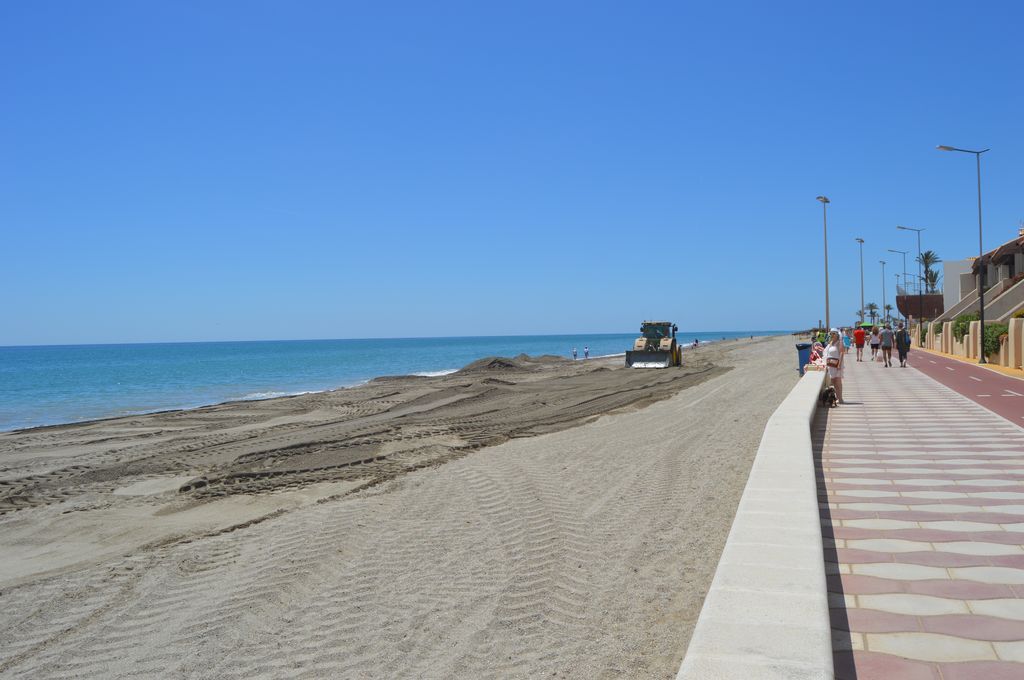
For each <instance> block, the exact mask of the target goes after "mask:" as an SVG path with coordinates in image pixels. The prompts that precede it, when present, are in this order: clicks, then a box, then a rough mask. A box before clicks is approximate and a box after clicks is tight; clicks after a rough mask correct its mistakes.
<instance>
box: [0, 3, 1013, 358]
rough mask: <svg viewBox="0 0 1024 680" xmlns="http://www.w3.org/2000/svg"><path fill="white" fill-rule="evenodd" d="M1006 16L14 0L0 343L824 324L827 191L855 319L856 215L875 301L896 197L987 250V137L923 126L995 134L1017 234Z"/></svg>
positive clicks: (1, 172)
mask: <svg viewBox="0 0 1024 680" xmlns="http://www.w3.org/2000/svg"><path fill="white" fill-rule="evenodd" d="M840 4H841V5H842V6H838V5H840ZM1022 25H1024V10H1022V9H1021V5H1020V4H1019V3H1015V2H992V3H965V2H943V3H892V2H869V3H822V2H815V3H811V2H807V3H766V2H746V3H726V2H722V3H710V2H709V3H681V2H667V3H620V2H616V3H612V2H550V1H545V2H511V3H486V2H484V3H481V2H464V3H449V2H438V3H426V2H409V3H385V2H381V3H356V2H214V1H211V0H204V1H203V2H166V3H155V2H131V1H127V2H115V3H112V2H102V1H100V2H45V1H44V2H23V3H19V2H4V3H3V4H2V5H0V88H2V89H0V92H2V98H3V99H2V101H3V103H2V105H0V229H2V236H3V239H2V243H3V267H2V268H0V301H2V306H3V311H2V314H0V344H37V343H39V344H42V343H86V342H134V341H176V340H218V339H287V338H344V337H380V336H423V335H491V334H506V333H516V334H520V333H557V332H568V333H572V332H601V331H608V332H615V331H626V332H629V331H632V330H633V329H634V328H635V327H636V325H637V323H638V322H639V321H640V320H641V319H642V318H644V317H650V316H657V317H668V318H672V319H674V320H675V321H676V322H677V323H678V324H679V326H680V327H681V328H685V329H688V330H694V331H697V330H716V329H722V330H726V329H749V328H798V327H808V326H809V325H811V324H812V323H814V322H815V321H816V320H817V319H818V318H821V317H822V316H823V295H822V293H821V286H822V281H823V272H822V264H821V251H822V238H821V237H822V234H821V209H820V204H819V203H817V202H816V201H815V200H814V198H815V196H817V195H818V194H827V195H828V196H830V197H831V199H832V201H833V203H832V206H831V208H830V230H829V231H830V233H829V242H830V264H831V281H832V311H833V323H834V324H835V323H839V322H847V323H848V322H850V321H852V319H853V313H854V312H855V310H856V309H857V307H858V305H859V278H858V277H859V274H858V265H857V249H856V243H854V241H853V239H854V237H855V236H863V237H864V238H865V239H866V240H867V243H866V245H865V263H866V277H867V297H868V300H873V301H876V302H879V303H880V302H881V290H880V289H881V274H880V267H879V265H878V264H877V262H878V260H879V259H887V260H889V261H890V262H894V261H897V260H898V259H899V256H898V255H893V254H892V253H887V252H885V251H886V249H887V248H898V249H904V250H905V249H913V248H914V242H913V239H912V236H911V235H909V234H905V233H903V232H897V231H896V230H895V225H896V224H908V225H912V226H921V227H926V228H927V231H926V232H925V233H924V247H925V248H926V249H933V250H936V251H938V253H939V254H940V255H941V256H942V257H943V258H945V259H961V258H963V257H966V256H969V255H972V254H977V223H976V204H975V175H974V162H973V157H972V156H967V155H963V154H950V153H941V152H939V151H936V150H935V145H936V144H950V145H955V146H963V147H982V148H983V147H986V146H990V147H992V151H991V152H990V153H989V154H987V155H986V157H985V159H984V168H983V170H984V182H985V185H984V188H985V204H984V207H985V220H986V233H985V244H986V246H987V247H992V246H995V245H997V244H999V243H1001V242H1003V241H1005V240H1008V239H1009V238H1011V237H1013V236H1015V235H1016V229H1017V223H1018V221H1019V220H1020V219H1022V218H1024V199H1022V191H1021V186H1022V180H1024V135H1022V134H1021V132H1022V120H1024V119H1022V115H1024V82H1022V74H1024V64H1022V56H1024V51H1022V50H1021V44H1020V27H1021V26H1022ZM889 271H890V272H891V271H895V270H894V269H890V270H889ZM890 276H891V274H890ZM889 283H890V281H887V285H888V284H889ZM889 295H890V296H891V295H892V290H891V286H889Z"/></svg>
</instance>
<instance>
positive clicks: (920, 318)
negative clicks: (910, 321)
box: [896, 225, 924, 327]
mask: <svg viewBox="0 0 1024 680" xmlns="http://www.w3.org/2000/svg"><path fill="white" fill-rule="evenodd" d="M896 228H897V229H902V230H903V231H916V232H917V323H918V324H923V323H924V300H923V299H922V298H921V283H922V281H923V280H924V276H923V275H922V274H921V232H922V231H924V228H923V227H922V228H921V229H915V228H914V227H901V226H899V225H897V226H896ZM922 327H923V326H922Z"/></svg>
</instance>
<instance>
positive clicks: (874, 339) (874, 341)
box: [869, 326, 882, 361]
mask: <svg viewBox="0 0 1024 680" xmlns="http://www.w3.org/2000/svg"><path fill="white" fill-rule="evenodd" d="M869 342H870V343H871V360H872V361H874V360H875V358H876V355H877V354H878V344H879V343H880V342H882V338H881V337H879V335H878V326H872V327H871V338H870V340H869Z"/></svg>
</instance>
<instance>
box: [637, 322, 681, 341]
mask: <svg viewBox="0 0 1024 680" xmlns="http://www.w3.org/2000/svg"><path fill="white" fill-rule="evenodd" d="M677 330H679V327H678V326H676V325H675V324H672V323H668V322H662V321H645V322H644V323H642V324H641V325H640V334H641V335H643V336H644V337H645V338H647V339H648V340H654V341H655V342H658V341H660V340H661V339H662V338H674V337H676V331H677Z"/></svg>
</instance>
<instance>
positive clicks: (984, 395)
mask: <svg viewBox="0 0 1024 680" xmlns="http://www.w3.org/2000/svg"><path fill="white" fill-rule="evenodd" d="M978 396H979V397H991V396H992V395H991V394H979V395H978Z"/></svg>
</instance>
